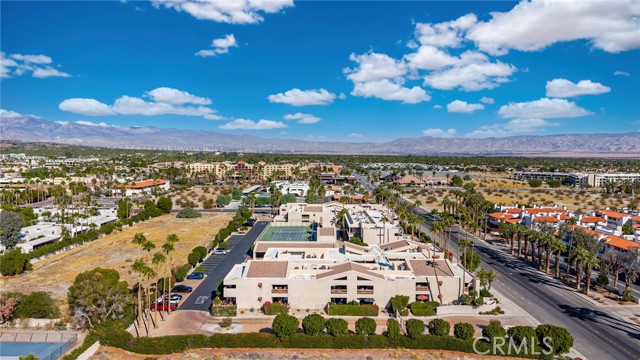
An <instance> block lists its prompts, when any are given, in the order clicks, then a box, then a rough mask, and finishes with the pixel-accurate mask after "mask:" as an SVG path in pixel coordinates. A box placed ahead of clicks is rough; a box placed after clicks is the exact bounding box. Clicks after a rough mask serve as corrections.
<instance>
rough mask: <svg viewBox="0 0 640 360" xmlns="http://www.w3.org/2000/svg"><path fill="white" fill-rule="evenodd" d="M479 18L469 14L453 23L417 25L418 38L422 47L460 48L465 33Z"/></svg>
mask: <svg viewBox="0 0 640 360" xmlns="http://www.w3.org/2000/svg"><path fill="white" fill-rule="evenodd" d="M477 21H478V18H477V17H476V15H475V14H467V15H464V16H461V17H459V18H458V19H456V20H453V21H446V22H441V23H438V24H425V23H418V24H416V33H415V35H416V38H417V39H418V41H419V42H420V44H422V45H433V46H438V47H459V46H460V45H461V43H462V40H463V38H462V35H463V32H464V31H465V30H466V29H468V28H470V27H471V26H473V25H475V24H476V22H477Z"/></svg>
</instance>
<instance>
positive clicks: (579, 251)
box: [571, 247, 591, 290]
mask: <svg viewBox="0 0 640 360" xmlns="http://www.w3.org/2000/svg"><path fill="white" fill-rule="evenodd" d="M589 256H591V254H589V251H587V250H586V249H583V248H581V247H577V248H576V250H575V251H574V252H573V255H572V259H571V263H572V264H573V265H574V266H575V268H576V290H580V283H581V281H582V272H583V270H584V265H585V262H586V261H587V259H588V258H589Z"/></svg>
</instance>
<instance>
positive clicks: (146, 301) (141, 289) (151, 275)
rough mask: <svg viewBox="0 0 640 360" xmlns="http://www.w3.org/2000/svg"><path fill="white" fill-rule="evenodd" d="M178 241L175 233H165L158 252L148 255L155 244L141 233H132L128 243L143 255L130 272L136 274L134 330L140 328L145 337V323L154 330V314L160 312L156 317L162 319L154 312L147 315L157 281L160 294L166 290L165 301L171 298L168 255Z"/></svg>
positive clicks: (168, 310)
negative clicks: (138, 248) (161, 290)
mask: <svg viewBox="0 0 640 360" xmlns="http://www.w3.org/2000/svg"><path fill="white" fill-rule="evenodd" d="M178 241H180V239H179V238H178V236H177V235H176V234H169V235H168V236H167V238H166V241H165V243H164V244H163V245H162V250H161V251H157V252H155V253H153V254H151V251H152V250H154V249H155V248H156V245H155V244H154V243H153V242H152V241H150V240H148V239H147V238H146V236H145V235H144V234H143V233H137V234H135V235H134V237H133V239H132V241H131V242H132V243H133V244H135V245H138V246H140V247H141V248H142V250H143V251H145V252H146V255H145V256H142V257H140V258H138V259H136V260H135V261H134V262H133V264H132V265H131V270H132V272H133V273H134V274H135V275H136V281H137V284H136V286H135V287H134V289H135V291H136V299H137V301H136V312H135V313H136V324H137V326H138V328H140V326H141V325H144V327H145V331H146V334H147V335H149V326H148V322H149V321H151V322H152V324H153V326H154V327H158V314H159V313H160V316H162V314H161V311H156V312H155V315H154V316H153V317H150V316H148V308H149V306H150V305H151V304H152V303H153V302H155V301H156V299H157V298H158V295H159V294H158V286H159V285H160V283H161V281H162V289H163V291H168V297H169V299H170V298H171V287H172V284H171V254H172V252H173V251H174V250H175V247H174V244H175V243H177V242H178ZM167 260H168V261H167ZM160 276H162V278H161V277H160ZM152 287H153V289H152ZM152 292H153V293H154V298H153V301H152V299H151V294H152ZM167 302H169V300H167ZM164 311H166V312H167V313H168V314H170V313H171V307H170V306H167V307H165V310H164Z"/></svg>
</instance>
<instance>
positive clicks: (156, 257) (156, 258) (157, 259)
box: [151, 251, 167, 328]
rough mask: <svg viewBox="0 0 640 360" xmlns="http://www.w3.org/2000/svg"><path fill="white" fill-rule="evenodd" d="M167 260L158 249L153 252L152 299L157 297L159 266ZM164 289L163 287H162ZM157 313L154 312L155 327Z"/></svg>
mask: <svg viewBox="0 0 640 360" xmlns="http://www.w3.org/2000/svg"><path fill="white" fill-rule="evenodd" d="M166 261H167V257H166V256H164V254H163V253H162V252H160V251H158V252H156V253H155V254H153V258H152V259H151V263H152V264H153V265H154V266H155V274H156V279H155V284H156V286H155V296H154V299H157V298H158V283H159V282H160V279H159V277H160V266H161V265H162V264H164V263H166ZM163 290H164V289H163ZM158 313H159V311H156V312H155V327H156V328H157V327H158Z"/></svg>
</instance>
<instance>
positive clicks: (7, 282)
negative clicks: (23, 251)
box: [0, 213, 233, 308]
mask: <svg viewBox="0 0 640 360" xmlns="http://www.w3.org/2000/svg"><path fill="white" fill-rule="evenodd" d="M232 217H233V214H231V213H216V214H204V215H203V216H202V217H200V218H196V219H177V218H176V217H175V214H173V215H172V214H168V215H163V216H160V217H157V218H153V219H150V220H148V221H145V222H143V223H139V224H136V225H134V226H133V227H130V228H127V229H124V230H123V231H121V232H118V233H114V234H111V235H107V236H105V237H103V238H101V239H98V240H96V241H93V242H90V243H87V244H84V245H82V246H79V247H77V248H74V249H72V250H69V251H67V252H63V253H60V254H57V255H55V256H52V257H50V258H48V259H45V260H42V261H40V262H37V263H35V264H34V266H33V271H30V272H29V273H27V274H26V275H22V276H15V277H13V278H4V279H2V280H0V287H1V288H2V290H3V291H19V292H24V293H29V292H32V291H36V290H41V291H47V292H49V293H51V295H52V296H53V297H54V298H55V299H56V300H58V301H59V302H60V305H61V306H62V307H63V308H64V307H65V304H64V303H65V299H66V296H67V289H68V288H69V286H70V285H71V284H72V283H73V280H74V279H75V277H76V275H78V274H79V273H81V272H84V271H87V270H91V269H93V268H95V267H98V266H99V267H103V268H111V269H116V270H118V271H119V272H120V275H121V276H122V278H123V280H126V281H127V282H129V284H133V283H134V281H133V277H132V275H131V270H130V267H131V264H132V263H133V261H134V259H136V258H137V257H139V256H141V255H143V251H142V250H141V249H140V248H139V247H138V246H137V245H134V244H132V243H131V239H132V238H133V236H134V234H136V233H139V232H142V233H144V234H145V236H146V237H147V239H149V240H151V241H153V242H154V243H155V244H156V248H157V249H160V247H161V245H162V244H163V243H164V241H165V238H166V236H167V235H168V234H171V233H175V234H177V235H178V237H180V241H179V242H178V243H176V244H175V249H176V251H175V252H174V253H173V254H172V258H173V261H172V264H173V265H180V264H184V263H186V259H187V255H188V254H189V253H190V252H191V250H192V249H193V248H194V247H196V246H198V245H205V246H206V245H207V244H209V242H210V241H211V239H212V238H213V237H214V236H215V234H216V233H217V232H218V230H219V229H221V228H222V227H224V226H226V225H227V223H228V222H229V221H230V220H231V218H232ZM154 251H155V250H154ZM145 254H146V253H145Z"/></svg>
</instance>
